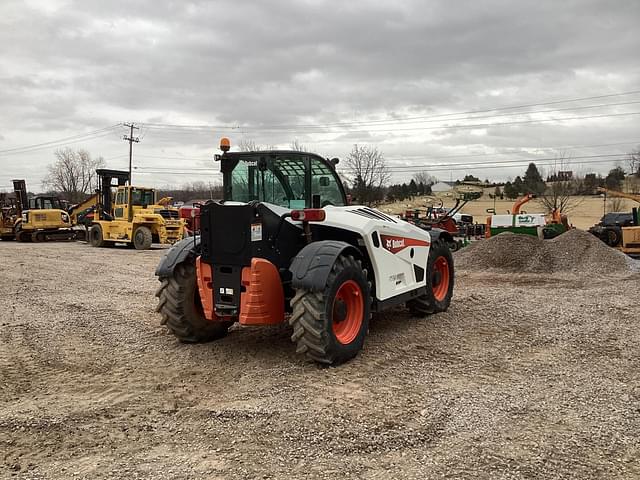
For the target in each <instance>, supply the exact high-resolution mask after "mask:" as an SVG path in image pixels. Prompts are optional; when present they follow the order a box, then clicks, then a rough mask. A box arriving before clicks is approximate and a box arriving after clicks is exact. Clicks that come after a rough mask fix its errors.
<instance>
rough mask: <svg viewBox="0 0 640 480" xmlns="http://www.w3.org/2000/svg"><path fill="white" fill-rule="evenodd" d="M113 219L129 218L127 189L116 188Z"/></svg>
mask: <svg viewBox="0 0 640 480" xmlns="http://www.w3.org/2000/svg"><path fill="white" fill-rule="evenodd" d="M113 218H114V220H124V221H127V220H129V189H128V188H118V191H117V192H116V201H115V204H114V205H113Z"/></svg>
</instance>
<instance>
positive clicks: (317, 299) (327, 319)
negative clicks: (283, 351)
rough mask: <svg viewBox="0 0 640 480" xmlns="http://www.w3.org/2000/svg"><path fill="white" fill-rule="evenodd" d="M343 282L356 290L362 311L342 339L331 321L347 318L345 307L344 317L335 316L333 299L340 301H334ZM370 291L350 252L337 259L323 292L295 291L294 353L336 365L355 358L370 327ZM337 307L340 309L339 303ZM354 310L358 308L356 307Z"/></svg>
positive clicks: (360, 265)
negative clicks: (349, 332) (348, 333)
mask: <svg viewBox="0 0 640 480" xmlns="http://www.w3.org/2000/svg"><path fill="white" fill-rule="evenodd" d="M345 284H347V285H349V286H350V288H352V289H353V291H354V292H357V291H358V290H359V292H360V295H362V304H361V306H362V313H361V318H359V322H358V323H357V324H354V328H353V330H352V335H345V336H343V340H345V339H346V341H340V340H339V339H338V338H339V335H340V334H337V333H336V327H334V323H339V322H341V321H347V320H346V318H349V315H350V313H349V307H348V306H347V307H346V310H347V311H346V313H344V315H345V318H344V319H338V318H336V317H337V315H342V314H339V313H337V311H336V302H337V301H338V302H341V300H340V299H338V300H336V299H337V294H338V292H339V290H341V289H342V288H344V287H343V286H344V285H345ZM370 290H371V286H370V284H369V281H368V280H367V270H366V269H364V268H362V263H361V262H360V261H359V260H356V259H355V258H354V257H353V256H351V255H349V256H344V255H341V256H339V257H338V258H337V259H336V262H335V264H334V265H333V268H332V269H331V273H330V274H329V276H328V278H327V282H326V285H325V287H324V290H323V291H320V292H313V291H309V290H305V289H299V290H297V292H296V295H295V296H294V297H293V299H292V300H291V307H292V309H293V313H292V314H291V317H290V318H289V324H290V325H291V326H293V335H292V336H291V340H292V341H293V342H295V343H296V344H297V348H296V352H297V353H301V354H305V355H306V356H307V358H309V359H311V360H313V361H315V362H318V363H322V364H326V365H338V364H341V363H344V362H346V361H347V360H350V359H352V358H353V357H355V356H356V355H357V354H358V352H360V350H362V347H363V345H364V339H365V336H366V335H367V331H368V330H369V319H370V317H371V293H370ZM356 297H357V294H356ZM340 308H343V306H342V304H341V305H340ZM357 311H358V312H359V311H360V309H359V307H358V308H357ZM356 317H360V316H359V315H356ZM351 337H353V338H351Z"/></svg>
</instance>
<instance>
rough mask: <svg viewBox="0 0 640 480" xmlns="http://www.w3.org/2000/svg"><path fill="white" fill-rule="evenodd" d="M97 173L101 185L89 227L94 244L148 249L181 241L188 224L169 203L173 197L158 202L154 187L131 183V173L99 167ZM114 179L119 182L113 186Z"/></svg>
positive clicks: (91, 242) (89, 237)
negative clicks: (122, 244)
mask: <svg viewBox="0 0 640 480" xmlns="http://www.w3.org/2000/svg"><path fill="white" fill-rule="evenodd" d="M96 173H97V174H98V179H99V183H100V187H99V189H98V192H97V203H96V205H95V207H94V211H93V219H92V221H91V227H90V228H89V235H88V239H89V243H90V244H91V245H93V246H94V247H102V246H109V245H113V244H114V243H128V244H129V245H131V246H133V247H135V248H136V249H138V250H146V249H148V248H150V247H151V244H152V243H160V244H173V243H175V242H177V241H179V240H182V238H183V236H184V234H185V223H184V220H182V219H181V218H180V216H179V214H178V209H177V208H173V207H171V206H169V205H168V203H169V202H170V200H167V199H166V198H165V199H162V201H163V203H164V205H161V204H158V203H156V201H155V190H154V189H152V188H144V187H138V186H132V185H128V184H127V183H128V180H129V174H128V172H125V171H120V170H107V169H98V170H96ZM113 179H116V180H117V185H112V181H113ZM114 190H115V192H114ZM114 193H115V196H114ZM85 204H86V202H85ZM78 211H79V210H78Z"/></svg>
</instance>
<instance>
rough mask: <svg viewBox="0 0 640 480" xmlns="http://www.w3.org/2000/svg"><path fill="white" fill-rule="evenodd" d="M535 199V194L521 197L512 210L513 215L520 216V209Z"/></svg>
mask: <svg viewBox="0 0 640 480" xmlns="http://www.w3.org/2000/svg"><path fill="white" fill-rule="evenodd" d="M533 198H535V195H534V194H533V193H527V194H526V195H525V196H524V197H520V198H519V199H518V200H516V202H515V203H514V204H513V207H512V208H511V213H512V214H513V215H518V214H519V213H520V207H522V205H524V204H525V203H527V202H528V201H530V200H531V199H533Z"/></svg>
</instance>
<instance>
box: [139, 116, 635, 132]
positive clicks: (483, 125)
mask: <svg viewBox="0 0 640 480" xmlns="http://www.w3.org/2000/svg"><path fill="white" fill-rule="evenodd" d="M639 114H640V112H624V113H604V114H596V115H585V116H578V117H561V118H547V119H537V120H514V121H509V122H495V123H476V124H454V125H438V126H431V127H408V128H381V129H375V130H373V129H369V130H355V129H349V128H344V129H342V130H341V131H343V132H344V131H348V132H351V133H384V132H391V133H394V132H408V131H424V130H446V129H474V128H488V127H501V126H508V125H525V124H536V123H546V122H564V121H569V120H588V119H593V118H606V117H624V116H632V115H639ZM147 128H153V127H149V126H148V125H147ZM221 128H225V127H216V126H208V129H209V130H211V129H221ZM321 128H324V127H321ZM327 128H332V127H327ZM356 128H359V126H356ZM166 130H169V129H161V130H158V131H166ZM243 130H244V131H245V132H251V131H253V132H254V133H290V134H296V133H307V134H311V133H325V134H326V133H340V132H329V131H326V129H325V130H321V129H318V130H306V131H303V130H295V129H291V130H284V129H282V130H280V129H273V128H270V127H269V128H248V127H243ZM192 133H206V134H207V135H211V132H210V131H207V132H204V131H193V132H192Z"/></svg>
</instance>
